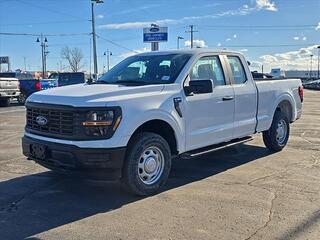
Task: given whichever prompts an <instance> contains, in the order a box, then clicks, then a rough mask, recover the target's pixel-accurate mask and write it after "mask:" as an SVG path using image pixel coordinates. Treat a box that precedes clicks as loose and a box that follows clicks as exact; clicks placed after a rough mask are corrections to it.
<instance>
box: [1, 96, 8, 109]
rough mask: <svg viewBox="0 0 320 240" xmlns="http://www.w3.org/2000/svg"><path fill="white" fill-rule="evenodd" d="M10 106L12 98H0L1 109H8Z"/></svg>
mask: <svg viewBox="0 0 320 240" xmlns="http://www.w3.org/2000/svg"><path fill="white" fill-rule="evenodd" d="M9 105H10V98H0V107H8V106H9Z"/></svg>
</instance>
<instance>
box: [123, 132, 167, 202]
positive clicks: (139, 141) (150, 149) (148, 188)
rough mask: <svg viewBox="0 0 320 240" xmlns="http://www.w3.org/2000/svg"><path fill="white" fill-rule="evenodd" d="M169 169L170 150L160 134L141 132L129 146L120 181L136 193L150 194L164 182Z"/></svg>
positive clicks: (157, 189)
mask: <svg viewBox="0 0 320 240" xmlns="http://www.w3.org/2000/svg"><path fill="white" fill-rule="evenodd" d="M170 169H171V151H170V147H169V145H168V143H167V142H166V140H165V139H164V138H162V137H161V136H160V135H158V134H155V133H151V132H143V133H140V134H138V135H137V136H136V137H135V138H134V139H133V141H132V143H131V144H130V146H129V149H128V153H127V155H126V160H125V163H124V166H123V173H122V183H123V185H124V187H125V188H126V189H127V190H128V191H130V192H132V193H134V194H137V195H140V196H144V195H151V194H153V193H156V192H157V191H159V190H160V189H161V187H162V186H163V185H164V184H165V183H166V181H167V179H168V177H169V173H170Z"/></svg>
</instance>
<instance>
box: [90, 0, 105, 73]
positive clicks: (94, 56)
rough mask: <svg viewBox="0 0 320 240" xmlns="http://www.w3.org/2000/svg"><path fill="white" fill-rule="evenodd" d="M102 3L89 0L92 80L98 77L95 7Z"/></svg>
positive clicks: (99, 0) (100, 0) (98, 0)
mask: <svg viewBox="0 0 320 240" xmlns="http://www.w3.org/2000/svg"><path fill="white" fill-rule="evenodd" d="M99 3H103V1H102V0H91V22H92V42H93V71H94V79H97V77H98V58H97V43H96V26H95V5H96V4H99Z"/></svg>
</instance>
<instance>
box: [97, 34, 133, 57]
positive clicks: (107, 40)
mask: <svg viewBox="0 0 320 240" xmlns="http://www.w3.org/2000/svg"><path fill="white" fill-rule="evenodd" d="M96 36H97V37H98V38H100V39H102V40H104V41H106V42H109V43H111V44H113V45H115V46H117V47H119V48H123V49H126V50H128V51H130V52H134V53H138V52H137V51H135V50H132V49H130V48H127V47H125V46H123V45H121V44H118V43H116V42H114V41H112V40H110V39H106V38H103V37H101V36H100V35H98V34H96Z"/></svg>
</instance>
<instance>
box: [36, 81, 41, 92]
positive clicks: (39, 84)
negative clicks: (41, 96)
mask: <svg viewBox="0 0 320 240" xmlns="http://www.w3.org/2000/svg"><path fill="white" fill-rule="evenodd" d="M35 87H36V90H37V91H40V90H41V82H36V86H35Z"/></svg>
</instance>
